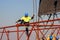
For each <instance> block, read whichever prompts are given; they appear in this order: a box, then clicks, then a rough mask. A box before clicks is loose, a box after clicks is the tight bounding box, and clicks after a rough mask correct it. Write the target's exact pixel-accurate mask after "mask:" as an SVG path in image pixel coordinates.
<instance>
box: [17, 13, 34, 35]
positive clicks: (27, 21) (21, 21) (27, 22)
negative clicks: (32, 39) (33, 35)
mask: <svg viewBox="0 0 60 40" xmlns="http://www.w3.org/2000/svg"><path fill="white" fill-rule="evenodd" d="M33 18H34V14H33V16H32V17H29V16H28V13H25V16H23V17H22V18H21V19H19V20H17V21H16V23H17V22H20V24H27V25H26V34H27V36H28V26H29V21H30V20H31V19H33Z"/></svg>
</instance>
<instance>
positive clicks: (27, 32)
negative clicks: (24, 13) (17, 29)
mask: <svg viewBox="0 0 60 40" xmlns="http://www.w3.org/2000/svg"><path fill="white" fill-rule="evenodd" d="M20 24H25V25H26V26H27V27H26V29H25V30H26V34H27V36H28V34H29V31H28V27H29V22H24V21H21V23H20Z"/></svg>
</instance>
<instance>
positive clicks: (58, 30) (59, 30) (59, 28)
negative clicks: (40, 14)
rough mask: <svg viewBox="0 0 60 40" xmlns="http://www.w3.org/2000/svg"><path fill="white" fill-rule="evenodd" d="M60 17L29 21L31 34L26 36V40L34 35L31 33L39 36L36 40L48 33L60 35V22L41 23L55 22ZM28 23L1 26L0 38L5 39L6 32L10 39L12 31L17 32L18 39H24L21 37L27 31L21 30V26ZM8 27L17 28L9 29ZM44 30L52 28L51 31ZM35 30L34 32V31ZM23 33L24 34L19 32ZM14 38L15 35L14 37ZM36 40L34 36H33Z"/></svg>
mask: <svg viewBox="0 0 60 40" xmlns="http://www.w3.org/2000/svg"><path fill="white" fill-rule="evenodd" d="M59 20H60V18H58V19H54V20H43V21H39V22H32V23H29V26H30V27H31V29H29V36H26V40H30V39H31V38H32V37H31V35H32V34H33V35H35V36H37V39H35V40H41V37H42V36H44V38H45V39H46V35H47V33H48V34H59V35H60V24H41V23H43V22H53V21H54V22H55V21H59ZM25 25H26V24H16V25H12V26H5V27H0V30H2V31H0V40H2V39H3V37H4V36H3V35H4V33H5V35H6V36H5V37H6V40H10V37H9V36H11V35H9V34H10V33H13V32H14V33H16V35H17V36H16V40H22V39H21V38H24V37H22V36H23V35H24V33H25V30H19V27H21V26H23V27H24V26H25ZM37 27H38V28H37ZM8 28H16V30H7V29H8ZM43 30H48V31H49V30H51V31H50V33H49V32H48V31H46V32H43ZM37 31H38V32H39V34H38V33H37ZM33 32H34V33H33ZM19 33H22V34H19ZM25 35H26V34H25ZM13 40H14V37H13ZM33 40H34V38H33Z"/></svg>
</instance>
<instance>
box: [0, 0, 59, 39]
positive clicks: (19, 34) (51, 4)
mask: <svg viewBox="0 0 60 40" xmlns="http://www.w3.org/2000/svg"><path fill="white" fill-rule="evenodd" d="M36 1H37V0H33V13H34V10H36V11H37V4H36ZM34 5H35V6H34ZM34 7H36V9H34ZM36 14H37V15H36V19H37V20H36V21H34V22H30V23H29V36H26V33H25V30H24V29H23V30H22V29H19V28H21V26H23V27H24V26H25V25H26V24H15V25H11V26H4V27H0V30H1V31H0V40H3V37H5V40H11V39H12V40H14V39H15V40H32V39H33V40H47V36H48V35H54V34H55V35H60V0H39V7H38V11H37V12H36ZM12 28H13V29H14V28H15V30H8V29H12ZM11 34H13V35H11ZM14 34H15V35H16V36H14ZM14 37H15V38H14Z"/></svg>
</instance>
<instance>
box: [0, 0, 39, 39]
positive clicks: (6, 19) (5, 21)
mask: <svg viewBox="0 0 60 40" xmlns="http://www.w3.org/2000/svg"><path fill="white" fill-rule="evenodd" d="M37 2H38V3H39V0H37ZM35 11H36V10H35ZM25 12H28V13H29V16H32V15H33V0H0V27H4V26H11V25H15V24H16V21H17V20H18V19H20V18H21V17H22V16H24V14H25ZM22 29H23V28H22ZM8 30H16V28H11V29H8ZM0 31H1V30H0ZM9 35H11V36H9V37H10V40H13V38H14V40H16V33H10V34H9ZM0 38H1V34H0ZM33 38H34V35H32V39H33ZM21 39H23V38H21ZM25 39H26V35H24V39H23V40H25ZM2 40H7V39H6V34H4V35H3V38H2Z"/></svg>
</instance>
